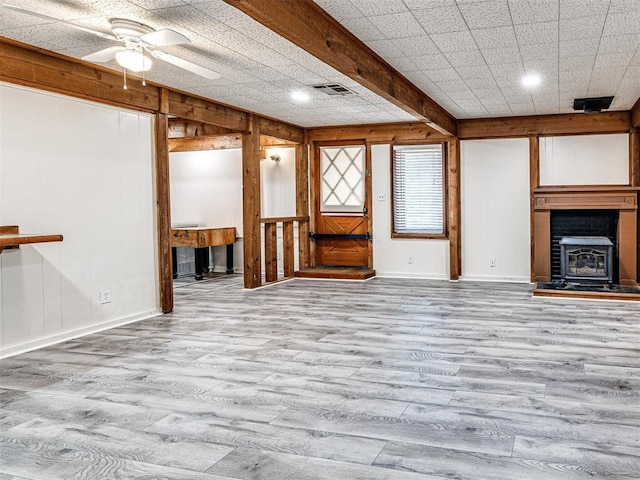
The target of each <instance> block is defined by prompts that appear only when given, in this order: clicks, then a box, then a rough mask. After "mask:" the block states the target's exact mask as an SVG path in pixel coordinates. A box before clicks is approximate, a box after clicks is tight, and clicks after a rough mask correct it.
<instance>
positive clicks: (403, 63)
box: [386, 57, 420, 76]
mask: <svg viewBox="0 0 640 480" xmlns="http://www.w3.org/2000/svg"><path fill="white" fill-rule="evenodd" d="M386 60H387V62H388V63H389V65H391V66H392V67H393V68H395V69H396V70H398V71H399V72H402V73H403V74H404V75H405V76H406V73H408V72H416V71H418V70H420V69H419V68H418V66H416V64H415V62H414V61H413V60H412V59H410V58H406V57H398V58H388V59H386Z"/></svg>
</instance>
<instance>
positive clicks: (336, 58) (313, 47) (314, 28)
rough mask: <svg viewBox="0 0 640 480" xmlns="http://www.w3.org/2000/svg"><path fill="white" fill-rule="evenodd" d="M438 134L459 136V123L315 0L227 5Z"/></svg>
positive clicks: (237, 0)
mask: <svg viewBox="0 0 640 480" xmlns="http://www.w3.org/2000/svg"><path fill="white" fill-rule="evenodd" d="M225 2H226V3H228V4H230V5H232V6H234V7H236V8H238V9H239V10H241V11H242V12H244V13H245V14H247V15H249V16H250V17H251V18H253V19H254V20H256V21H258V22H259V23H261V24H262V25H264V26H265V27H267V28H268V29H270V30H272V31H273V32H275V33H277V34H278V35H280V36H282V37H284V38H285V39H287V40H289V41H290V42H292V43H293V44H295V45H297V46H298V47H300V48H302V49H304V50H305V51H307V52H308V53H310V54H311V55H313V56H314V57H316V58H318V59H319V60H321V61H322V62H324V63H326V64H327V65H330V66H331V67H333V68H335V69H336V70H338V71H339V72H341V73H343V74H344V75H346V76H348V77H349V78H351V79H353V80H355V81H356V82H358V83H360V84H361V85H363V86H364V87H366V88H368V89H369V90H371V91H373V92H374V93H376V94H378V95H380V96H382V97H383V98H385V99H386V100H388V101H389V102H391V103H393V104H394V105H396V106H398V107H400V108H402V109H403V110H405V111H407V112H409V113H411V114H413V115H417V116H418V117H419V118H421V119H424V120H425V121H426V122H429V123H431V125H432V126H433V127H434V128H436V129H437V130H439V131H441V132H443V133H446V134H450V135H455V134H456V129H457V127H456V120H455V118H453V116H452V115H451V114H449V112H447V111H446V110H445V109H444V108H442V107H441V106H440V105H438V104H437V103H436V102H435V101H434V100H433V99H431V98H430V97H429V96H427V95H425V94H424V92H422V91H421V90H420V89H419V88H417V87H416V86H415V85H413V84H412V83H411V82H410V81H409V80H407V79H406V78H405V77H403V76H402V75H400V74H399V73H398V72H397V71H396V70H395V69H394V68H393V67H391V65H389V64H388V63H387V62H386V61H384V60H383V59H382V57H380V56H379V55H377V54H376V53H375V52H374V51H373V50H371V49H370V48H369V47H368V46H367V45H366V44H365V43H364V42H362V41H361V40H360V39H359V38H357V37H356V36H355V35H354V34H353V33H351V32H350V31H349V30H347V29H346V28H345V27H344V26H342V25H341V24H340V23H339V22H337V21H336V20H335V19H334V18H332V17H331V16H330V15H329V14H328V13H327V12H325V11H324V10H323V9H322V8H320V6H318V5H317V4H316V3H314V2H313V1H311V0H288V1H282V0H261V1H259V2H256V1H252V0H225Z"/></svg>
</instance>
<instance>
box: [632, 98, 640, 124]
mask: <svg viewBox="0 0 640 480" xmlns="http://www.w3.org/2000/svg"><path fill="white" fill-rule="evenodd" d="M631 128H640V98H638V100H637V101H636V104H635V105H634V106H633V108H632V109H631Z"/></svg>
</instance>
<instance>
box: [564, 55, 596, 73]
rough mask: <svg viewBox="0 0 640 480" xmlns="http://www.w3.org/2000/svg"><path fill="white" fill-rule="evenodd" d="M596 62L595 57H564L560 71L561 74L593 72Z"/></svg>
mask: <svg viewBox="0 0 640 480" xmlns="http://www.w3.org/2000/svg"><path fill="white" fill-rule="evenodd" d="M595 61H596V56H595V55H584V56H583V55H577V56H575V57H563V58H561V59H560V62H559V64H558V65H559V67H560V68H559V70H560V71H561V72H567V71H570V72H575V71H577V70H578V71H579V70H587V71H589V72H591V69H592V68H593V64H594V63H595Z"/></svg>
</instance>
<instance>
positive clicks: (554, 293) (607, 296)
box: [533, 288, 640, 302]
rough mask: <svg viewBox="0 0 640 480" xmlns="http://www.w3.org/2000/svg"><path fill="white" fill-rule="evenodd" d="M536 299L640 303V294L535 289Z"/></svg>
mask: <svg viewBox="0 0 640 480" xmlns="http://www.w3.org/2000/svg"><path fill="white" fill-rule="evenodd" d="M533 296H534V297H558V298H584V299H587V300H627V301H636V302H640V294H637V293H618V292H587V291H575V290H573V291H572V290H551V289H544V288H534V289H533Z"/></svg>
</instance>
